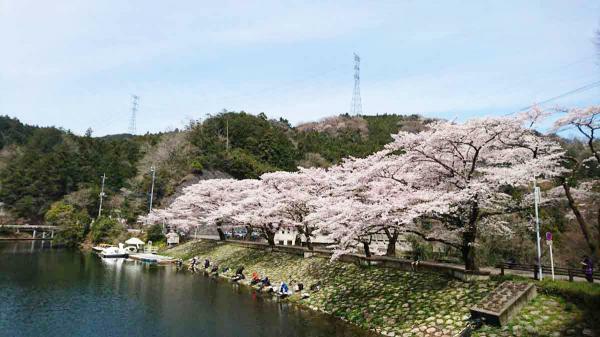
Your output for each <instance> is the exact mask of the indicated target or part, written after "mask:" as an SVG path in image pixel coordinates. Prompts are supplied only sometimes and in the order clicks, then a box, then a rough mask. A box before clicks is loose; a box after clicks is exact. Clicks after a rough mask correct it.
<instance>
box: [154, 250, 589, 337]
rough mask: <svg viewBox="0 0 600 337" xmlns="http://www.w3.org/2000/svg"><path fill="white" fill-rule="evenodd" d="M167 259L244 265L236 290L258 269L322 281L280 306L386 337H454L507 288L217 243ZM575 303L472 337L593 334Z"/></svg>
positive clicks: (494, 282) (555, 303) (554, 303)
mask: <svg viewBox="0 0 600 337" xmlns="http://www.w3.org/2000/svg"><path fill="white" fill-rule="evenodd" d="M161 254H164V255H169V256H171V257H175V258H181V259H184V260H186V262H187V260H188V259H190V258H191V257H193V256H198V257H199V258H200V259H201V261H200V262H201V265H202V264H203V261H204V259H205V258H208V259H209V260H210V261H211V263H215V262H216V263H217V264H218V265H219V269H220V270H222V268H223V267H225V266H226V267H229V268H230V270H229V272H227V273H219V277H214V276H206V275H202V277H212V278H218V279H219V280H220V281H223V282H225V281H226V282H229V283H231V281H230V280H228V279H229V278H230V277H231V276H233V274H234V271H235V269H237V268H238V267H239V266H244V267H245V270H244V273H245V274H246V275H247V279H246V280H244V281H242V282H238V284H239V285H244V286H247V287H248V288H249V289H254V290H256V288H254V287H252V286H251V285H249V284H248V283H249V280H248V278H249V277H248V276H249V275H251V273H252V272H254V271H256V272H258V273H259V275H260V277H263V276H265V275H266V276H269V278H270V279H271V283H272V284H273V285H278V284H279V282H281V281H286V283H288V284H289V283H290V281H291V280H296V281H297V282H302V283H303V284H304V288H305V290H307V288H308V287H309V286H310V284H313V283H315V282H317V281H321V282H322V288H321V290H320V291H318V292H310V291H309V293H310V297H309V298H308V299H302V298H300V296H298V295H296V294H294V295H292V296H291V297H289V298H287V299H284V300H282V301H286V302H290V303H293V304H294V305H297V306H299V307H301V308H303V309H308V310H312V311H315V312H318V313H320V314H326V315H328V316H333V317H335V318H338V319H340V320H342V321H344V322H347V323H349V324H351V325H353V326H357V327H358V328H360V329H362V330H363V331H368V332H369V333H377V334H379V335H383V336H402V337H409V336H444V337H445V336H456V335H458V334H459V333H460V332H461V331H462V330H463V329H464V328H465V327H466V324H467V322H466V319H467V318H469V317H470V312H469V310H470V308H471V307H473V306H474V305H475V304H476V303H478V302H479V301H480V300H481V299H482V298H483V297H485V296H486V295H487V294H489V293H490V292H491V291H492V290H493V289H495V288H496V287H497V286H498V285H499V284H500V282H501V280H500V279H490V280H479V281H470V282H465V281H461V280H457V279H454V278H452V277H449V276H448V275H445V274H443V273H435V272H429V271H419V272H411V271H402V270H398V269H394V268H384V267H381V266H362V265H358V264H353V263H348V262H339V261H336V262H332V261H329V259H327V258H323V257H316V256H312V257H307V258H305V257H303V256H298V255H295V254H286V253H284V252H267V251H264V250H258V249H251V248H248V247H242V246H239V245H234V244H228V243H227V242H215V241H211V240H198V241H192V242H188V243H185V244H182V245H180V246H178V247H175V248H171V249H168V250H166V251H163V252H161ZM186 265H187V263H186ZM199 273H202V274H204V270H203V269H202V268H201V269H200V271H199ZM261 295H262V294H261ZM542 303H543V306H545V304H546V303H551V305H550V306H548V309H547V310H546V311H541V313H542V314H543V315H542V317H544V318H545V317H556V319H555V320H554V321H552V322H548V321H545V320H539V319H538V318H536V317H533V318H531V317H532V316H531V315H530V314H529V313H530V312H534V313H535V312H536V310H537V311H539V308H540V305H541V304H542ZM576 305H577V304H576V303H573V304H570V303H569V302H568V301H566V300H565V299H564V298H562V297H557V296H552V295H549V294H541V295H538V297H537V298H536V299H535V300H534V301H532V302H531V303H530V304H528V305H527V306H526V307H525V308H524V310H523V312H524V313H525V314H523V315H519V316H517V317H516V318H515V319H514V322H511V323H510V324H509V325H507V326H506V327H504V328H502V329H500V328H498V329H495V328H493V327H487V326H484V328H483V329H482V330H481V331H476V332H475V333H474V334H473V336H479V335H481V336H488V335H489V334H490V333H492V334H495V335H497V336H522V335H523V332H524V330H525V331H529V330H531V331H534V330H535V331H539V332H540V335H555V334H557V333H559V334H561V335H565V336H580V335H581V334H582V333H584V332H588V331H590V323H589V322H587V319H586V318H585V317H587V315H588V314H589V310H588V309H586V308H583V307H577V306H576ZM586 310H588V311H586ZM530 320H533V321H530ZM598 336H600V334H599V335H598Z"/></svg>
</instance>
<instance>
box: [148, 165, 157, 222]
mask: <svg viewBox="0 0 600 337" xmlns="http://www.w3.org/2000/svg"><path fill="white" fill-rule="evenodd" d="M150 172H152V187H150V210H149V211H148V213H151V212H152V197H153V196H154V178H155V177H156V168H155V167H154V165H152V166H151V167H150Z"/></svg>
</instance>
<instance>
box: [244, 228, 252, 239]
mask: <svg viewBox="0 0 600 337" xmlns="http://www.w3.org/2000/svg"><path fill="white" fill-rule="evenodd" d="M244 227H246V235H244V240H246V241H250V240H251V239H252V227H251V226H244Z"/></svg>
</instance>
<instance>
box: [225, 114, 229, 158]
mask: <svg viewBox="0 0 600 337" xmlns="http://www.w3.org/2000/svg"><path fill="white" fill-rule="evenodd" d="M225 138H226V140H225V144H226V145H225V149H226V150H227V152H229V119H226V120H225Z"/></svg>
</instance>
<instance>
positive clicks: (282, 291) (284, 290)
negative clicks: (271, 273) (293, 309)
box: [277, 281, 292, 297]
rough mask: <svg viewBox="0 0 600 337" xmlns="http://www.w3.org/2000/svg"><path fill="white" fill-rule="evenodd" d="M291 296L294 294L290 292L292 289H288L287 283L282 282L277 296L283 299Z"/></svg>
mask: <svg viewBox="0 0 600 337" xmlns="http://www.w3.org/2000/svg"><path fill="white" fill-rule="evenodd" d="M291 294H292V292H291V291H290V288H289V287H288V285H287V283H285V282H284V281H281V285H280V286H279V290H278V291H277V295H279V296H281V297H287V296H289V295H291Z"/></svg>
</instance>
